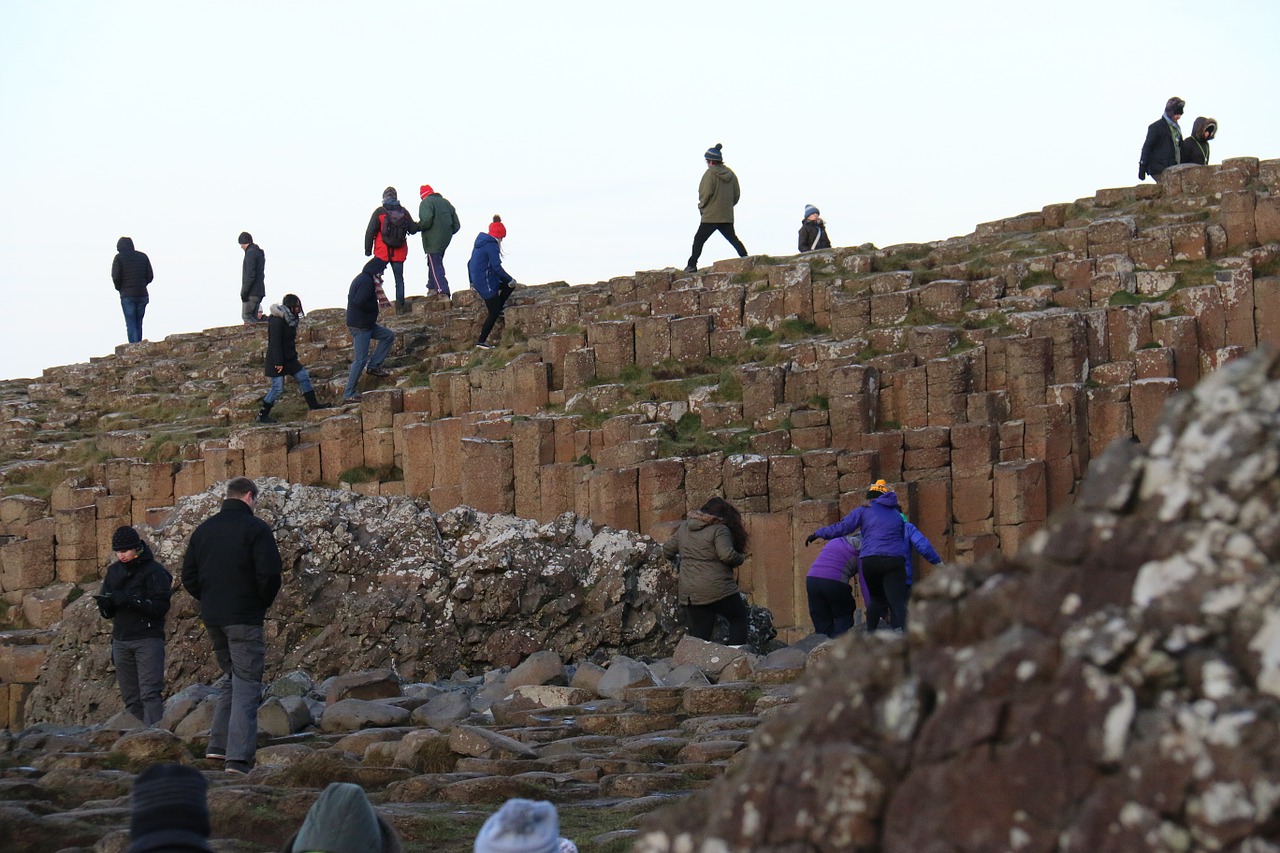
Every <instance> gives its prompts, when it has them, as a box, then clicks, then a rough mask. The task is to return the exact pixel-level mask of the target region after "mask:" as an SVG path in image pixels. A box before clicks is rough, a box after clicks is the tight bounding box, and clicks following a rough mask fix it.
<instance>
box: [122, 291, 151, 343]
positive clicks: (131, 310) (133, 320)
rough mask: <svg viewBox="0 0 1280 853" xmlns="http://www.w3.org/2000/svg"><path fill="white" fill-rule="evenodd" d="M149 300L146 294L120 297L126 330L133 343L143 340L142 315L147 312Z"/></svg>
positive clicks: (130, 341)
mask: <svg viewBox="0 0 1280 853" xmlns="http://www.w3.org/2000/svg"><path fill="white" fill-rule="evenodd" d="M148 301H149V300H148V298H147V297H145V296H121V297H120V310H122V311H124V330H125V334H127V335H128V336H129V343H131V344H136V343H137V342H138V341H140V340H142V315H143V314H146V313H147V302H148Z"/></svg>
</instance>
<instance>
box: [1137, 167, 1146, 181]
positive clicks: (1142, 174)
mask: <svg viewBox="0 0 1280 853" xmlns="http://www.w3.org/2000/svg"><path fill="white" fill-rule="evenodd" d="M1146 179H1147V169H1146V167H1145V166H1143V165H1142V164H1141V163H1139V164H1138V180H1140V181H1145V180H1146Z"/></svg>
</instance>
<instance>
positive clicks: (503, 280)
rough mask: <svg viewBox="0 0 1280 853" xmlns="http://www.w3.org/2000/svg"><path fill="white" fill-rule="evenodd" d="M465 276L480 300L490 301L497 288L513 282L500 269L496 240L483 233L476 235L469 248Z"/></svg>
mask: <svg viewBox="0 0 1280 853" xmlns="http://www.w3.org/2000/svg"><path fill="white" fill-rule="evenodd" d="M467 275H468V277H470V279H471V287H472V289H473V290H475V292H476V293H478V294H480V298H481V299H492V298H493V297H495V296H497V295H498V288H500V287H501V286H502V285H504V284H509V283H510V282H512V281H513V279H512V278H511V276H509V275H507V271H506V270H504V269H503V268H502V252H501V246H500V244H499V243H498V238H496V237H493V236H492V235H489V234H486V233H484V232H483V231H482V232H481V233H479V234H477V235H476V242H475V244H474V245H473V246H472V247H471V260H469V261H467Z"/></svg>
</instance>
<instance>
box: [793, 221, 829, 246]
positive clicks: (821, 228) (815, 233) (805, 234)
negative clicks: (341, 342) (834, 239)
mask: <svg viewBox="0 0 1280 853" xmlns="http://www.w3.org/2000/svg"><path fill="white" fill-rule="evenodd" d="M815 240H816V241H817V244H816V245H815V244H814V241H815ZM799 248H800V251H801V252H816V251H817V250H818V249H830V248H831V240H830V239H828V237H827V223H825V222H823V221H822V219H821V218H819V219H818V221H817V222H810V221H809V220H808V219H802V220H800V240H799Z"/></svg>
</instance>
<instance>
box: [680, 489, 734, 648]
mask: <svg viewBox="0 0 1280 853" xmlns="http://www.w3.org/2000/svg"><path fill="white" fill-rule="evenodd" d="M746 549H747V531H746V529H745V528H744V527H743V526H742V514H741V513H740V512H738V510H737V508H736V507H734V505H733V504H731V503H729V502H728V501H726V500H725V499H724V498H711V500H709V501H707V502H706V503H704V504H703V505H702V508H701V509H698V510H695V511H693V512H691V513H689V517H688V518H687V519H685V520H684V521H682V522H680V526H679V527H677V528H676V532H675V533H674V534H673V535H672V536H671V538H670V539H668V540H667V542H666V544H665V545H663V546H662V552H663V553H664V554H666V555H667V559H668V560H671V561H673V562H675V561H676V558H677V557H679V562H678V563H677V564H676V565H677V569H676V571H677V572H678V573H679V575H680V581H679V584H678V585H677V591H676V595H677V598H678V599H679V601H680V604H681V605H682V606H683V607H684V613H685V621H686V622H687V627H688V633H689V636H691V637H697V638H698V639H699V640H708V641H709V640H710V639H711V631H712V629H713V628H715V624H716V617H717V616H723V617H724V618H725V619H727V620H728V622H729V645H731V646H741V645H744V644H745V643H746V642H747V605H746V603H745V602H744V601H743V600H742V594H741V593H740V592H739V591H738V582H737V581H736V580H735V579H734V576H733V570H734V569H735V568H736V567H738V566H740V565H742V563H743V561H744V560H746V559H747V556H746V553H745V552H746Z"/></svg>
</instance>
